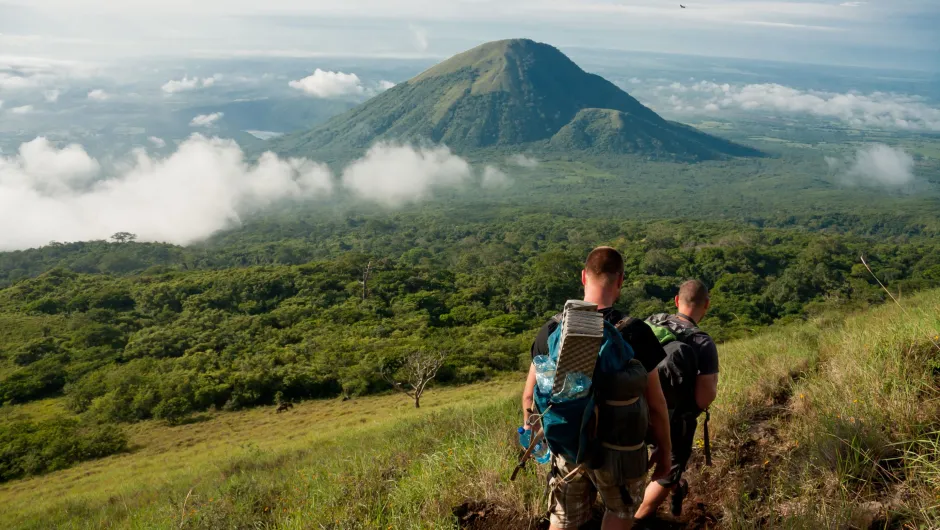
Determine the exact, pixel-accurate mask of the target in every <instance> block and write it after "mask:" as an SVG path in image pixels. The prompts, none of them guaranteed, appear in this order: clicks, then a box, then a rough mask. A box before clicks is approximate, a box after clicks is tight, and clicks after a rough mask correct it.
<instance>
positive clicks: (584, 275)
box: [581, 269, 587, 285]
mask: <svg viewBox="0 0 940 530" xmlns="http://www.w3.org/2000/svg"><path fill="white" fill-rule="evenodd" d="M581 285H587V271H586V270H584V269H581Z"/></svg>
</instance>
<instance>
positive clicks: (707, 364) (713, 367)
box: [669, 315, 718, 375]
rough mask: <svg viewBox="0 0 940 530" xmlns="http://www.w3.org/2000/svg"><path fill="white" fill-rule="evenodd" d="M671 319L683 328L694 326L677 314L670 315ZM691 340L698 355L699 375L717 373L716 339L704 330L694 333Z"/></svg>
mask: <svg viewBox="0 0 940 530" xmlns="http://www.w3.org/2000/svg"><path fill="white" fill-rule="evenodd" d="M669 321H670V322H674V323H675V324H676V325H677V326H679V327H682V328H691V327H693V324H692V323H691V322H689V321H687V320H685V319H684V318H680V317H678V316H676V315H672V316H671V317H669ZM691 342H692V347H693V348H694V349H695V353H696V355H698V375H711V374H717V373H718V347H717V346H715V341H713V340H712V338H711V337H710V336H709V335H708V333H705V332H704V331H702V332H701V333H696V334H695V335H692V340H691Z"/></svg>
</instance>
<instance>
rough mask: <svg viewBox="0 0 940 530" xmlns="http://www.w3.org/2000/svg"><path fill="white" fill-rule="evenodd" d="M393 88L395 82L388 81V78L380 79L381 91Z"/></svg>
mask: <svg viewBox="0 0 940 530" xmlns="http://www.w3.org/2000/svg"><path fill="white" fill-rule="evenodd" d="M392 88H395V83H392V82H391V81H386V80H384V79H383V80H381V81H379V90H380V91H382V92H384V91H386V90H390V89H392Z"/></svg>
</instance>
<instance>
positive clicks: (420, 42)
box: [408, 25, 431, 52]
mask: <svg viewBox="0 0 940 530" xmlns="http://www.w3.org/2000/svg"><path fill="white" fill-rule="evenodd" d="M408 29H410V30H411V38H412V40H414V44H415V48H417V49H418V51H419V52H426V51H428V48H429V47H430V46H431V43H430V41H429V40H428V30H427V29H425V28H422V27H420V26H415V25H411V26H410V27H409V28H408Z"/></svg>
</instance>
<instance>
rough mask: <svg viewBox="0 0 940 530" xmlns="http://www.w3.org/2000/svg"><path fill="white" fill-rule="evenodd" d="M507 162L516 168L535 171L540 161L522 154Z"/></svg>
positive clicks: (512, 157) (513, 156) (510, 158)
mask: <svg viewBox="0 0 940 530" xmlns="http://www.w3.org/2000/svg"><path fill="white" fill-rule="evenodd" d="M506 161H507V162H509V163H510V164H512V165H514V166H519V167H524V168H526V169H533V168H536V167H538V166H539V161H538V160H536V159H534V158H532V157H530V156H526V155H523V154H521V153H520V154H515V155H512V156H510V157H509V158H507V159H506Z"/></svg>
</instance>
